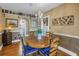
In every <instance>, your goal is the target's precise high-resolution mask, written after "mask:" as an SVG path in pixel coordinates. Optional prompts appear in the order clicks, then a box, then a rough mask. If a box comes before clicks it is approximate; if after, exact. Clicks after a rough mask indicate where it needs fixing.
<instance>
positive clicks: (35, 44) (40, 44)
mask: <svg viewBox="0 0 79 59" xmlns="http://www.w3.org/2000/svg"><path fill="white" fill-rule="evenodd" d="M26 43H27V44H28V45H29V46H31V47H33V48H45V47H48V46H49V40H48V39H44V40H41V41H38V40H35V39H27V41H26Z"/></svg>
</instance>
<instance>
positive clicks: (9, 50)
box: [0, 42, 20, 56]
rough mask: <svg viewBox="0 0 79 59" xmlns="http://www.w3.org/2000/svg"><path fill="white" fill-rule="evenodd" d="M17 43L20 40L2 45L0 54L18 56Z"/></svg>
mask: <svg viewBox="0 0 79 59" xmlns="http://www.w3.org/2000/svg"><path fill="white" fill-rule="evenodd" d="M19 45H20V42H17V43H13V44H11V45H8V46H6V47H3V48H2V50H1V51H0V56H19Z"/></svg>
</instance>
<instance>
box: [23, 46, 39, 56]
mask: <svg viewBox="0 0 79 59" xmlns="http://www.w3.org/2000/svg"><path fill="white" fill-rule="evenodd" d="M23 48H24V49H23V54H24V55H28V54H30V53H34V52H35V51H37V50H38V49H37V48H32V47H30V46H23Z"/></svg>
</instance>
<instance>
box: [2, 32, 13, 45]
mask: <svg viewBox="0 0 79 59" xmlns="http://www.w3.org/2000/svg"><path fill="white" fill-rule="evenodd" d="M2 43H3V46H7V45H9V44H12V32H7V31H6V30H5V31H4V32H3V33H2Z"/></svg>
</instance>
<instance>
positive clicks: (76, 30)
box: [45, 4, 79, 36]
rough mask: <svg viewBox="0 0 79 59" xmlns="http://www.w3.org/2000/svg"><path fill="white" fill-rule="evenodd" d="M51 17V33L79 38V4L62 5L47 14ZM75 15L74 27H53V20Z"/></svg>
mask: <svg viewBox="0 0 79 59" xmlns="http://www.w3.org/2000/svg"><path fill="white" fill-rule="evenodd" d="M45 15H48V16H49V17H50V20H49V26H50V27H51V29H50V31H51V32H52V33H53V32H54V33H61V34H68V35H73V36H79V4H62V5H60V6H58V7H56V8H54V9H52V10H50V11H48V12H47V13H45ZM68 15H74V25H70V26H68V25H63V26H54V25H52V18H59V17H63V16H68Z"/></svg>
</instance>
